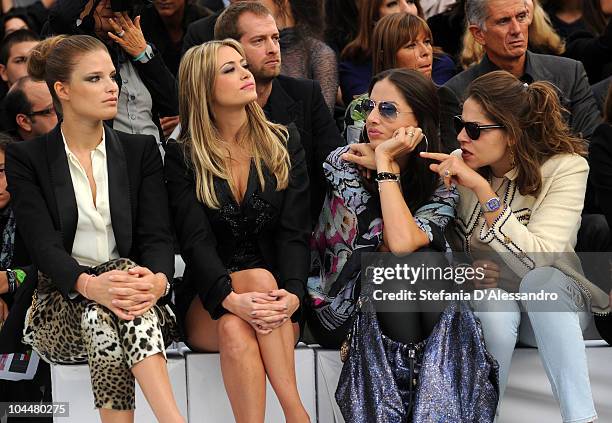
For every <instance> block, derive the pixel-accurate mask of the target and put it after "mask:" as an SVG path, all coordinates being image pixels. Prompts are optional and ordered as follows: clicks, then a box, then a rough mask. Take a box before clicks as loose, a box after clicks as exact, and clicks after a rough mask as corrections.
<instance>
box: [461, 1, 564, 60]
mask: <svg viewBox="0 0 612 423" xmlns="http://www.w3.org/2000/svg"><path fill="white" fill-rule="evenodd" d="M529 49H530V50H532V49H533V50H534V51H536V52H538V53H544V54H553V55H561V54H563V53H564V52H565V42H564V41H563V40H562V39H561V37H560V36H559V34H557V33H556V32H555V29H554V28H553V27H552V24H551V23H550V18H549V17H548V15H547V14H546V11H545V10H544V9H543V8H542V6H541V5H540V2H539V1H538V0H533V14H532V16H531V24H529ZM484 54H485V52H484V48H483V47H482V46H481V45H480V44H478V43H477V42H476V40H475V39H474V37H473V36H472V33H471V32H470V30H469V28H468V27H466V28H465V31H464V33H463V49H462V50H461V54H460V57H459V62H460V63H461V66H462V67H463V69H467V68H468V67H470V66H471V65H473V64H476V63H478V62H480V60H482V58H483V57H484Z"/></svg>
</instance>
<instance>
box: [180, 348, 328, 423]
mask: <svg viewBox="0 0 612 423" xmlns="http://www.w3.org/2000/svg"><path fill="white" fill-rule="evenodd" d="M185 362H186V367H187V402H188V408H189V421H190V422H194V423H195V422H197V423H225V422H233V421H234V417H233V414H232V409H231V406H230V402H229V399H228V397H227V394H226V392H225V387H224V385H223V378H222V376H221V366H220V364H219V354H195V353H187V354H186V356H185ZM295 371H296V379H297V384H298V390H299V392H300V398H301V399H302V403H303V404H304V407H305V408H306V411H307V412H308V414H309V415H310V418H311V420H312V421H313V422H315V421H316V415H317V404H316V387H315V354H314V351H313V349H311V348H308V347H305V346H304V347H298V348H297V349H296V350H295ZM283 421H285V419H284V417H283V411H282V409H281V406H280V403H279V402H278V399H277V398H276V395H275V394H274V391H273V390H272V387H271V386H270V383H269V382H268V383H267V389H266V423H279V422H283Z"/></svg>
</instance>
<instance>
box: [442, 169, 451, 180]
mask: <svg viewBox="0 0 612 423" xmlns="http://www.w3.org/2000/svg"><path fill="white" fill-rule="evenodd" d="M450 176H451V173H450V170H448V169H446V170H445V171H444V177H445V178H450Z"/></svg>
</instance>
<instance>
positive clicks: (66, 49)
mask: <svg viewBox="0 0 612 423" xmlns="http://www.w3.org/2000/svg"><path fill="white" fill-rule="evenodd" d="M93 51H104V52H106V53H107V54H108V50H107V49H106V46H105V45H104V44H103V43H102V41H100V40H98V39H97V38H94V37H92V36H89V35H70V36H66V35H58V36H56V37H51V38H47V39H46V40H43V41H41V42H40V43H38V45H36V46H35V47H34V48H33V49H32V51H31V52H30V58H29V59H28V74H30V76H31V77H32V78H33V79H35V80H38V81H45V82H46V83H47V86H48V87H49V92H50V93H51V97H52V98H53V105H54V106H55V110H57V111H58V112H61V110H62V106H61V104H60V101H59V99H58V97H57V94H56V93H55V88H54V86H53V85H54V84H55V82H57V81H60V82H68V81H69V80H70V76H71V75H72V72H73V71H74V67H75V66H76V65H77V63H78V61H79V59H80V58H81V56H83V55H84V54H87V53H91V52H93Z"/></svg>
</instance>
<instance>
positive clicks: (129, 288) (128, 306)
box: [81, 266, 167, 320]
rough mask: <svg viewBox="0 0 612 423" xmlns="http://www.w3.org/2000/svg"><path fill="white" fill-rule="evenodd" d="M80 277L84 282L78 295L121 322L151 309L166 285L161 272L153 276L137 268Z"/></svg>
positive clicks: (145, 269) (149, 271)
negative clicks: (104, 308)
mask: <svg viewBox="0 0 612 423" xmlns="http://www.w3.org/2000/svg"><path fill="white" fill-rule="evenodd" d="M82 277H84V278H85V282H84V284H83V285H81V294H84V296H86V297H87V298H88V299H90V300H92V301H95V302H96V303H98V304H100V305H103V306H104V307H106V308H108V309H109V310H111V311H112V312H113V313H115V314H116V315H117V317H119V318H121V319H124V320H133V319H134V318H135V317H138V316H142V315H143V314H144V313H146V312H147V311H148V310H149V309H151V307H153V306H154V305H155V304H156V303H157V301H158V300H159V298H161V297H162V296H163V295H164V293H165V291H166V285H167V278H166V276H165V275H164V274H163V273H155V274H154V273H153V272H151V270H149V269H147V268H146V267H140V266H137V267H134V268H132V269H129V270H128V271H121V270H112V271H109V272H104V273H102V274H100V275H98V276H93V275H85V276H83V275H82ZM83 286H85V289H84V290H83ZM85 294H86V295H85Z"/></svg>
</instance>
